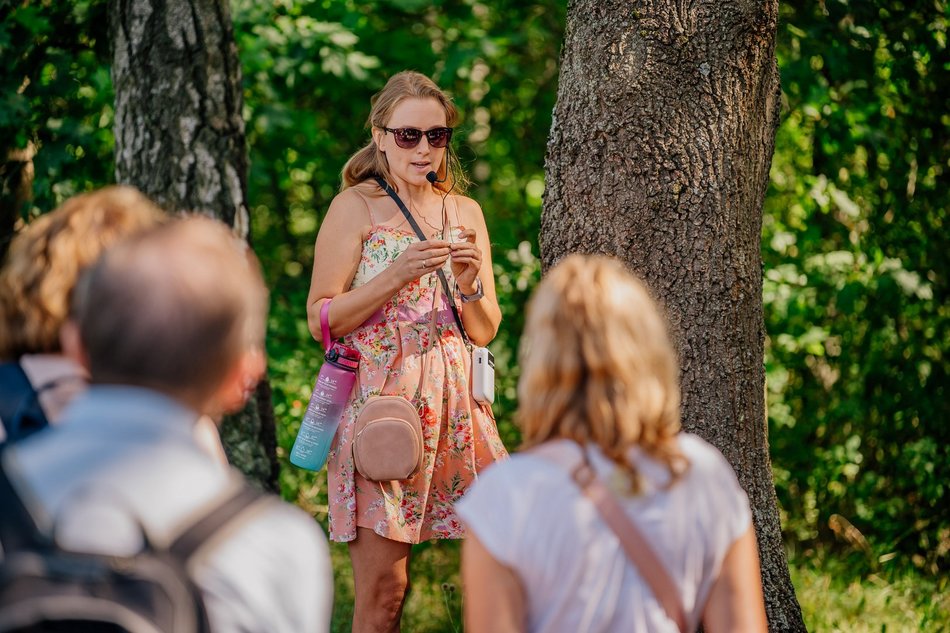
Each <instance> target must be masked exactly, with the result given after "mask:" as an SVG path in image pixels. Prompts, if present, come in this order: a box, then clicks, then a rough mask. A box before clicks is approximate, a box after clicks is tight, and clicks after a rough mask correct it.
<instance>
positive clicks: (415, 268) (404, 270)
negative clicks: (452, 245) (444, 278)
mask: <svg viewBox="0 0 950 633" xmlns="http://www.w3.org/2000/svg"><path fill="white" fill-rule="evenodd" d="M450 252H451V251H450V250H449V243H448V242H446V241H444V240H425V241H424V242H413V243H412V244H410V245H409V247H408V248H407V249H406V250H405V251H403V253H402V255H400V256H399V257H397V258H396V261H394V262H393V263H392V264H390V266H389V269H390V270H391V271H392V274H393V275H394V276H395V277H396V279H397V280H398V281H399V284H400V286H405V285H406V284H408V283H409V282H411V281H414V280H416V279H418V278H419V277H421V276H422V275H425V274H427V273H431V272H433V271H436V270H439V269H440V268H442V266H443V265H444V264H445V261H446V260H447V259H448V258H449V253H450Z"/></svg>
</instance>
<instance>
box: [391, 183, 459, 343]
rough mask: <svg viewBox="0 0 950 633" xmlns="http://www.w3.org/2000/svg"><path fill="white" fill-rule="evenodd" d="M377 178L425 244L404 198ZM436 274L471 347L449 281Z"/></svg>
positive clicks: (440, 273) (457, 323)
mask: <svg viewBox="0 0 950 633" xmlns="http://www.w3.org/2000/svg"><path fill="white" fill-rule="evenodd" d="M375 178H376V183H377V184H378V185H379V186H380V187H381V188H382V189H383V191H385V192H386V193H387V194H389V197H390V198H392V199H393V201H394V202H395V203H396V206H398V207H399V210H400V211H402V214H403V215H404V216H405V217H406V220H408V221H409V226H411V227H412V230H413V231H414V232H415V234H416V237H418V238H419V241H421V242H425V241H426V239H428V238H426V235H425V233H423V232H422V229H421V228H419V223H418V222H416V219H415V218H414V217H412V214H411V213H410V212H409V209H407V208H406V205H405V203H403V201H402V198H400V197H399V195H398V194H397V193H396V192H395V191H393V188H392V187H390V186H389V183H388V182H386V181H385V180H383V179H382V178H380V177H379V176H375ZM444 230H445V227H444V226H443V231H444ZM435 274H436V275H438V277H439V282H440V283H441V284H442V291H443V292H444V293H445V298H446V299H448V301H449V307H450V308H452V316H453V317H455V324H456V325H457V326H458V328H459V332H461V333H462V340H463V341H465V346H466V347H471V345H472V342H471V341H469V339H468V333H467V332H466V331H465V327H464V326H463V325H462V317H461V316H459V311H458V308H457V307H456V306H455V300H454V299H453V298H452V291H451V290H450V289H449V281H448V280H447V279H446V278H445V273H444V272H442V269H441V268H440V269H439V270H437V271H435Z"/></svg>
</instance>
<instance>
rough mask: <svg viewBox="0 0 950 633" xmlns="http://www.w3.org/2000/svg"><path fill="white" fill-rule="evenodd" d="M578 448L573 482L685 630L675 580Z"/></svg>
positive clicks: (545, 453) (543, 453) (551, 457)
mask: <svg viewBox="0 0 950 633" xmlns="http://www.w3.org/2000/svg"><path fill="white" fill-rule="evenodd" d="M580 449H581V453H582V456H583V459H582V460H581V463H580V464H578V465H577V466H576V467H574V469H573V470H572V471H571V477H572V478H573V479H574V483H576V484H577V487H578V488H580V489H581V492H582V493H583V494H584V496H585V497H587V498H588V499H589V500H590V502H591V503H593V504H594V507H595V508H597V512H598V513H599V514H600V518H601V519H603V521H604V523H606V524H607V527H609V528H610V529H611V530H612V531H613V533H614V534H616V535H617V538H618V539H619V540H620V546H621V547H622V548H623V551H624V553H625V554H626V555H627V558H628V559H629V560H630V562H631V563H632V564H633V566H634V567H636V568H637V571H639V572H640V576H641V577H642V578H643V580H644V581H646V583H647V585H648V586H649V587H650V590H651V591H652V592H653V595H654V597H655V598H656V599H657V602H659V603H660V606H662V607H663V610H664V611H666V615H667V616H668V617H669V618H670V619H671V620H673V622H675V623H676V626H677V628H678V629H679V630H680V632H681V633H686V613H685V612H684V610H683V604H682V598H681V597H680V594H679V591H677V589H676V584H675V583H674V582H673V579H672V578H671V577H670V574H669V572H668V571H667V569H666V567H665V566H664V565H663V562H662V561H661V560H660V558H659V557H658V556H657V554H656V552H655V551H654V550H653V548H652V547H651V546H650V543H649V542H648V541H647V539H646V538H645V537H644V536H643V532H641V531H640V528H638V527H637V525H636V523H634V522H633V521H631V520H630V517H629V516H627V513H626V512H625V511H624V509H623V507H622V506H621V505H620V502H619V501H617V497H616V496H615V495H614V494H613V493H612V492H611V491H610V489H609V488H608V487H607V486H606V485H605V484H604V482H602V481H601V480H600V479H598V478H597V475H596V473H594V469H593V468H591V466H590V462H589V461H588V460H587V452H586V450H585V449H584V447H583V446H581V447H580ZM532 452H533V453H534V454H536V455H538V456H539V457H543V458H545V459H548V460H549V461H554V462H558V463H559V464H560V463H561V460H560V459H555V457H554V455H552V454H551V453H550V452H548V451H545V450H543V447H541V450H535V451H532Z"/></svg>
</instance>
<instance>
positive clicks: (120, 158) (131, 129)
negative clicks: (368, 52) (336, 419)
mask: <svg viewBox="0 0 950 633" xmlns="http://www.w3.org/2000/svg"><path fill="white" fill-rule="evenodd" d="M109 8H110V17H109V31H110V38H111V41H112V45H113V65H112V81H113V84H114V86H115V142H116V151H115V156H116V181H117V182H120V183H127V184H131V185H134V186H136V187H138V188H139V189H140V190H142V191H143V192H144V193H145V194H146V195H148V196H149V197H151V198H152V199H153V200H155V201H156V202H157V203H158V204H160V205H161V206H162V207H163V208H165V209H166V210H167V211H169V212H172V213H178V212H196V213H203V214H206V215H209V216H212V217H216V218H219V219H221V220H222V221H224V222H226V223H228V224H229V225H231V226H232V227H233V228H234V232H235V234H236V235H238V236H239V237H241V238H243V239H247V238H248V205H247V149H246V147H245V137H244V120H243V118H242V113H241V109H242V104H243V98H242V93H241V69H240V63H239V60H238V55H237V47H236V45H235V43H234V33H233V29H232V25H231V16H230V10H229V7H228V3H227V2H226V1H224V0H112V2H111V5H110V7H109ZM221 435H222V439H223V440H224V445H225V449H226V451H227V453H228V457H229V458H230V459H231V461H232V463H234V464H235V465H236V466H237V467H238V468H240V469H241V470H243V471H244V472H245V473H246V474H247V475H249V476H250V477H251V478H253V479H255V480H257V481H259V482H261V483H262V484H264V485H265V486H266V487H269V488H272V489H276V485H277V461H276V454H275V447H276V441H275V428H274V414H273V407H272V405H271V402H270V389H269V387H268V385H267V384H266V383H265V384H262V385H261V387H260V388H259V389H258V397H257V399H256V400H252V401H251V402H250V403H249V405H248V407H246V408H245V410H244V411H243V412H241V413H239V414H237V415H234V416H229V417H228V418H226V419H225V421H224V424H223V425H222V428H221Z"/></svg>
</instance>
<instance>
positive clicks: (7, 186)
mask: <svg viewBox="0 0 950 633" xmlns="http://www.w3.org/2000/svg"><path fill="white" fill-rule="evenodd" d="M0 151H3V150H0ZM5 154H6V157H5V160H4V162H3V163H2V164H0V262H3V259H4V257H6V254H7V249H8V248H9V247H10V242H12V241H13V237H14V233H15V230H16V225H17V221H18V220H20V219H22V215H23V209H24V207H25V206H26V203H27V202H29V201H30V200H31V199H32V198H33V176H34V167H33V157H34V156H35V155H36V146H35V145H33V143H32V141H31V142H29V143H27V146H26V147H25V148H23V149H10V150H7V151H6V152H5Z"/></svg>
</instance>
